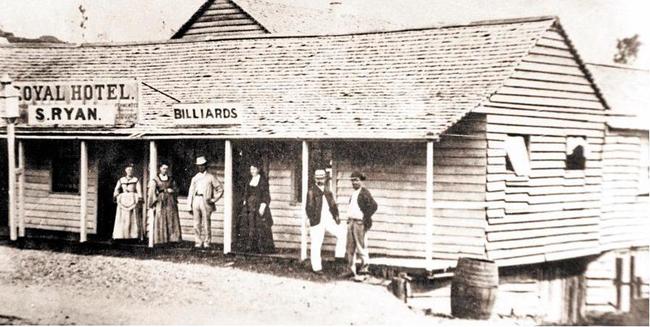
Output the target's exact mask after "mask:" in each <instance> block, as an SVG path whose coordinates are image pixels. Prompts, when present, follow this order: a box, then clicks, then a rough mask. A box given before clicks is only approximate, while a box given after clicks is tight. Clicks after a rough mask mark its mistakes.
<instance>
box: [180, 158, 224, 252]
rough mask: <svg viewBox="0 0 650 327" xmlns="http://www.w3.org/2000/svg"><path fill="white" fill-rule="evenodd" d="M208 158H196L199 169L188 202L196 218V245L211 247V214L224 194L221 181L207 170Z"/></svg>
mask: <svg viewBox="0 0 650 327" xmlns="http://www.w3.org/2000/svg"><path fill="white" fill-rule="evenodd" d="M207 163H208V162H207V160H205V157H203V156H201V157H198V158H196V167H197V170H198V171H199V172H198V173H196V175H194V177H192V182H191V183H190V190H189V192H188V195H187V203H188V204H189V205H190V213H191V214H192V218H193V219H194V247H196V248H200V247H204V248H209V247H210V240H211V236H212V232H211V230H210V215H211V214H212V212H213V211H214V210H215V203H216V202H217V201H219V199H220V198H221V196H222V195H223V185H221V182H220V181H219V180H218V179H217V178H216V177H214V176H213V175H212V174H210V173H209V172H208V171H207V166H206V164H207Z"/></svg>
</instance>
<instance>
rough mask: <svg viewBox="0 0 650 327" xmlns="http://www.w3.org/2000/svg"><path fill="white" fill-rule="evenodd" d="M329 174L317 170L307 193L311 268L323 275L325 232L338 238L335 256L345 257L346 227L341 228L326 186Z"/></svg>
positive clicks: (335, 207)
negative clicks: (322, 256)
mask: <svg viewBox="0 0 650 327" xmlns="http://www.w3.org/2000/svg"><path fill="white" fill-rule="evenodd" d="M326 179H327V173H326V172H325V170H323V169H317V170H316V171H315V173H314V180H315V181H316V183H315V184H313V185H312V186H311V187H310V188H309V190H308V191H307V204H306V206H305V210H306V211H307V218H309V225H310V226H311V227H310V228H309V236H310V238H311V254H310V256H309V257H310V259H311V268H312V270H313V271H314V273H315V274H318V275H321V274H322V273H323V272H322V269H323V264H322V260H321V246H322V245H323V239H324V237H325V231H328V232H330V233H331V234H333V235H334V236H336V248H335V251H334V256H335V257H336V258H343V256H344V255H345V227H344V226H341V225H340V223H341V220H340V219H339V209H338V207H337V206H336V201H335V199H334V195H332V192H331V191H330V190H329V189H328V188H327V187H326V186H325V180H326Z"/></svg>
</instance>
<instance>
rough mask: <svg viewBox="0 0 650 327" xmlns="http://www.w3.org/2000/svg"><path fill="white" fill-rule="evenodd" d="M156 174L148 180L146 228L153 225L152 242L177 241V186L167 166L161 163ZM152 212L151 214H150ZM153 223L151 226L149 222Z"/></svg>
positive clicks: (178, 222)
mask: <svg viewBox="0 0 650 327" xmlns="http://www.w3.org/2000/svg"><path fill="white" fill-rule="evenodd" d="M158 169H159V173H158V175H156V176H154V178H153V179H152V180H151V181H150V182H149V189H148V194H147V195H148V202H149V210H152V211H150V216H149V217H150V218H153V219H149V221H148V225H149V226H147V229H149V228H152V227H153V231H154V232H153V242H154V244H161V243H169V242H179V241H180V240H181V224H180V219H179V217H178V200H177V197H176V196H177V194H178V186H177V185H176V182H175V181H174V179H173V178H172V176H171V175H169V174H168V170H169V166H167V165H166V164H161V165H160V167H159V168H158ZM151 214H152V215H151ZM152 223H153V226H151V224H152Z"/></svg>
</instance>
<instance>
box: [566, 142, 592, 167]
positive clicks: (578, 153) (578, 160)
mask: <svg viewBox="0 0 650 327" xmlns="http://www.w3.org/2000/svg"><path fill="white" fill-rule="evenodd" d="M587 145H588V144H587V139H586V138H585V137H584V136H569V137H567V142H566V155H567V156H566V169H568V170H584V169H585V163H586V161H587V160H586V158H585V156H586V155H587V150H588V147H587Z"/></svg>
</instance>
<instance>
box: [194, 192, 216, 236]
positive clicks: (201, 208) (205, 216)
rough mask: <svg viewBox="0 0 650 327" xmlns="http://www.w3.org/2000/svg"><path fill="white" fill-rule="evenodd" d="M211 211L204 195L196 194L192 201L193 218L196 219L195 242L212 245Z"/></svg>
mask: <svg viewBox="0 0 650 327" xmlns="http://www.w3.org/2000/svg"><path fill="white" fill-rule="evenodd" d="M210 213H211V211H210V210H208V208H207V207H206V206H205V201H203V197H202V196H195V197H194V200H193V201H192V219H193V220H194V243H196V244H197V245H203V246H205V247H209V246H210V241H211V238H212V230H211V229H210Z"/></svg>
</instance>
